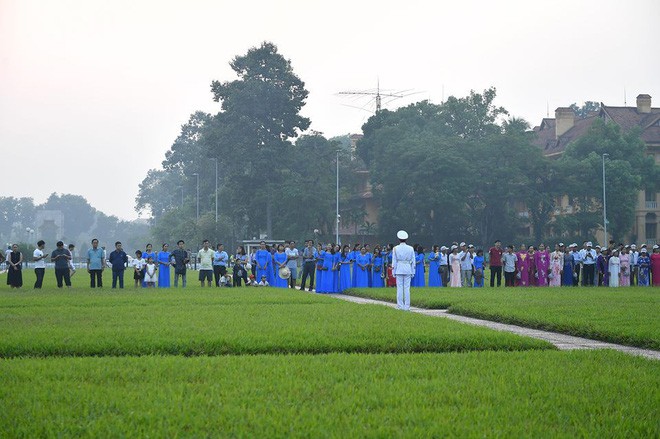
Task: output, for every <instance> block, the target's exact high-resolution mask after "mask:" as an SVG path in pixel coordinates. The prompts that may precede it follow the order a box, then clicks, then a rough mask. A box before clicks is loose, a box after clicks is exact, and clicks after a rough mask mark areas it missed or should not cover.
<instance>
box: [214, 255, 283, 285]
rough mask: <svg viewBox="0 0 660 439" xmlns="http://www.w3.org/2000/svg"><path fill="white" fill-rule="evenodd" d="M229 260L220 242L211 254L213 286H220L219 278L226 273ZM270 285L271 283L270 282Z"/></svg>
mask: <svg viewBox="0 0 660 439" xmlns="http://www.w3.org/2000/svg"><path fill="white" fill-rule="evenodd" d="M228 262H229V255H228V254H227V252H226V251H225V247H224V245H222V244H218V245H217V246H216V251H215V254H214V255H213V277H214V279H215V286H216V287H219V286H220V279H222V278H224V277H225V276H226V275H227V263H228ZM271 285H272V284H271Z"/></svg>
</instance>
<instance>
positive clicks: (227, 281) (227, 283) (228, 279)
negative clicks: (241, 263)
mask: <svg viewBox="0 0 660 439" xmlns="http://www.w3.org/2000/svg"><path fill="white" fill-rule="evenodd" d="M225 286H226V287H233V286H234V280H233V279H232V277H231V274H229V273H227V274H225Z"/></svg>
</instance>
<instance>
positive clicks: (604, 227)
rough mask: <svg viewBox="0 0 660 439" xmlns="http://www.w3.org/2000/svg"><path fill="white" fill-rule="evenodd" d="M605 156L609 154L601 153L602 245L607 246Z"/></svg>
mask: <svg viewBox="0 0 660 439" xmlns="http://www.w3.org/2000/svg"><path fill="white" fill-rule="evenodd" d="M605 157H609V154H607V153H605V154H603V230H604V232H605V242H604V243H603V245H605V246H607V245H608V244H607V243H608V240H607V192H606V191H605Z"/></svg>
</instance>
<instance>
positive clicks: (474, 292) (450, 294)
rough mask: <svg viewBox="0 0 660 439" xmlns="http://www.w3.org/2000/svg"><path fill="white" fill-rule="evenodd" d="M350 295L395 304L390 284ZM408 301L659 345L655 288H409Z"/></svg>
mask: <svg viewBox="0 0 660 439" xmlns="http://www.w3.org/2000/svg"><path fill="white" fill-rule="evenodd" d="M348 294H352V295H356V296H362V297H370V298H374V299H382V300H387V301H391V302H396V290H395V289H394V288H361V289H352V290H350V292H349V293H348ZM411 304H413V305H414V306H419V307H423V308H443V309H444V308H447V309H448V310H449V312H451V313H454V314H461V315H466V316H471V317H479V318H484V319H488V320H495V321H499V322H505V323H513V324H517V325H522V326H528V327H532V328H538V329H546V330H550V331H556V332H562V333H566V334H571V335H578V336H582V337H588V338H593V339H598V340H604V341H611V342H615V343H622V344H626V345H631V346H639V347H643V348H651V349H660V318H659V317H658V316H660V290H659V289H658V288H641V287H626V288H428V287H427V288H412V291H411Z"/></svg>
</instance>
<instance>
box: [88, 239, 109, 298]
mask: <svg viewBox="0 0 660 439" xmlns="http://www.w3.org/2000/svg"><path fill="white" fill-rule="evenodd" d="M104 269H105V252H104V251H103V249H102V248H99V240H98V239H96V238H94V239H92V248H90V249H89V250H87V272H88V273H89V278H90V284H89V286H90V287H91V288H96V285H98V286H99V288H103V270H104Z"/></svg>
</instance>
